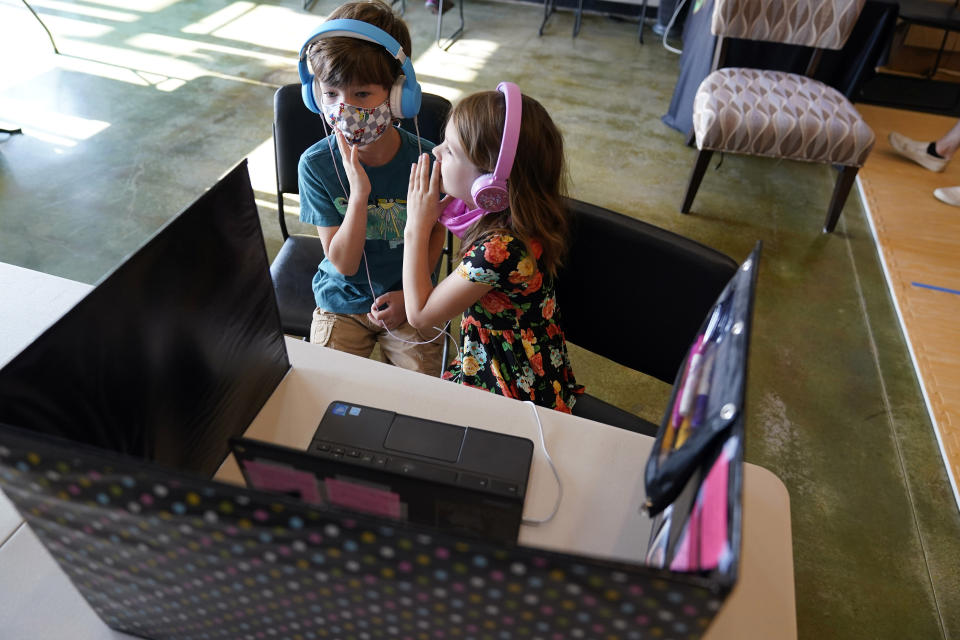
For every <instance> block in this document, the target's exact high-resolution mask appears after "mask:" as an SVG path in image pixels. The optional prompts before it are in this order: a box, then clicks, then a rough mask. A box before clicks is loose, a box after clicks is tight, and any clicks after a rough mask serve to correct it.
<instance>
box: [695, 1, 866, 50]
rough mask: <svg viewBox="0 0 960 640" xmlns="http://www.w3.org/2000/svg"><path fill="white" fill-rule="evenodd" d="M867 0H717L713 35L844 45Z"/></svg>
mask: <svg viewBox="0 0 960 640" xmlns="http://www.w3.org/2000/svg"><path fill="white" fill-rule="evenodd" d="M865 2H866V0H716V5H715V7H714V11H713V23H712V24H711V30H712V31H713V34H714V35H718V36H724V37H727V38H745V39H747V40H766V41H770V42H783V43H785V44H798V45H802V46H805V47H816V48H819V49H840V48H842V47H843V45H844V43H845V42H846V41H847V38H849V37H850V32H851V31H853V25H854V24H855V23H856V21H857V17H859V15H860V11H861V9H863V5H864V3H865Z"/></svg>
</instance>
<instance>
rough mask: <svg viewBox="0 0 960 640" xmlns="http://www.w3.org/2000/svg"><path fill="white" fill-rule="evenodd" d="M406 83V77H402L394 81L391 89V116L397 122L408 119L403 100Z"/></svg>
mask: <svg viewBox="0 0 960 640" xmlns="http://www.w3.org/2000/svg"><path fill="white" fill-rule="evenodd" d="M404 82H406V76H403V75H401V76H400V77H399V78H397V79H396V80H394V81H393V86H392V87H390V115H392V116H393V117H394V118H396V119H397V120H403V119H404V118H406V117H408V116H407V115H406V114H405V113H404V106H405V102H404V99H403V83H404Z"/></svg>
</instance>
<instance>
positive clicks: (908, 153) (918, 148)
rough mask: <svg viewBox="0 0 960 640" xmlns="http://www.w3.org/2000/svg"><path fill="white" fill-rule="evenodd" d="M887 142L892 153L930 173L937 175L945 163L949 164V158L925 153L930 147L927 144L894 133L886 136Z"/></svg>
mask: <svg viewBox="0 0 960 640" xmlns="http://www.w3.org/2000/svg"><path fill="white" fill-rule="evenodd" d="M887 140H889V141H890V146H891V147H893V150H894V151H896V152H897V153H899V154H900V155H901V156H903V157H904V158H907V159H908V160H913V161H914V162H916V163H917V164H918V165H920V166H921V167H923V168H925V169H929V170H930V171H936V172H937V173H939V172H941V171H943V170H944V168H945V167H946V166H947V163H948V162H950V159H949V158H938V157H936V156H932V155H930V154H929V153H927V147H929V146H930V143H929V142H920V141H919V140H912V139H910V138H908V137H907V136H905V135H901V134H899V133H897V132H896V131H891V132H890V135H889V136H887Z"/></svg>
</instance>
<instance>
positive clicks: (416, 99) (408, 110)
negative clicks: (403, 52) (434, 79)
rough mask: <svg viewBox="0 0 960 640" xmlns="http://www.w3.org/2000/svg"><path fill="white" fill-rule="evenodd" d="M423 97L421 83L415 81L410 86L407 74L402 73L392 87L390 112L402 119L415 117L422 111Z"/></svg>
mask: <svg viewBox="0 0 960 640" xmlns="http://www.w3.org/2000/svg"><path fill="white" fill-rule="evenodd" d="M421 97H422V94H421V89H420V83H419V82H416V81H413V82H411V83H410V84H409V86H408V84H407V76H405V75H401V76H400V77H399V78H397V79H396V81H395V82H394V83H393V86H392V87H390V113H391V114H393V117H394V118H398V119H400V120H403V119H405V118H412V117H414V116H415V115H417V114H418V113H420V101H421Z"/></svg>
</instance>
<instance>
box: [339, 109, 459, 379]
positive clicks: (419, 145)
mask: <svg viewBox="0 0 960 640" xmlns="http://www.w3.org/2000/svg"><path fill="white" fill-rule="evenodd" d="M321 119H322V120H323V130H324V131H327V130H328V129H327V118H326V116H321ZM413 126H414V129H415V130H416V132H417V151H418V153H419V154H421V155H422V154H423V144H422V143H421V141H420V119H419V118H418V117H417V116H413ZM332 136H333V131H332V127H331V129H330V134H328V135H327V141H328V143H327V148H328V149H329V150H330V159H331V161H332V162H333V171H334V172H335V173H336V174H337V182H339V183H340V188H341V189H342V190H343V197H344V199H345V200H347V202H349V201H350V194H349V193H348V192H347V188H346V187H345V186H344V184H343V178H341V177H340V169H338V168H337V157H336V155H334V153H333V141H332V140H330V138H331V137H332ZM363 266H364V268H365V269H366V272H367V286H369V287H370V295H371V296H372V298H373V299H374V300H376V299H377V293H376V291H375V290H374V288H373V279H372V278H371V277H370V263H369V262H368V261H367V252H366V250H364V251H363ZM380 326H381V327H383V329H384V331H386V332H387V333H388V334H390V336H391V337H392V338H393V339H394V340H399V341H400V342H405V343H406V344H430V343H431V342H433V341H434V340H436V339H437V338H439V337H440V336H442V335H444V334H446V335H448V336H450V340H451V341H452V342H453V346H454V347H456V349H457V360H459V361H460V362H461V363H462V362H463V358H462V357H461V356H462V355H463V354H462V353H461V351H460V345H458V344H457V339H456V338H455V337H454V336H453V334H452V333H450V332H449V331H447V328H448V327H449V326H450V321H449V320H448V321H447V323H446V324H445V325H443V328H441V327H433V329H436V330H437V331H438V332H439V333H437V335H435V336H434V337H432V338H430V339H429V340H422V341H418V340H405V339H403V338H401V337H400V336H398V335H396V334H395V333H393V332H392V331H390V329H388V328H387V325H386V324H385V323H384V322H383V321H382V320H381V321H380Z"/></svg>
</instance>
